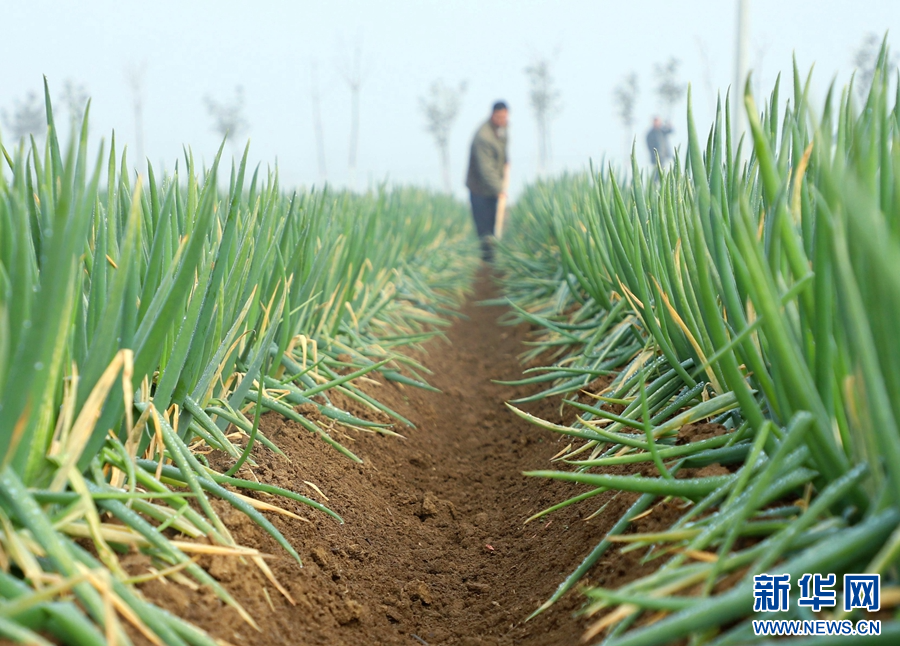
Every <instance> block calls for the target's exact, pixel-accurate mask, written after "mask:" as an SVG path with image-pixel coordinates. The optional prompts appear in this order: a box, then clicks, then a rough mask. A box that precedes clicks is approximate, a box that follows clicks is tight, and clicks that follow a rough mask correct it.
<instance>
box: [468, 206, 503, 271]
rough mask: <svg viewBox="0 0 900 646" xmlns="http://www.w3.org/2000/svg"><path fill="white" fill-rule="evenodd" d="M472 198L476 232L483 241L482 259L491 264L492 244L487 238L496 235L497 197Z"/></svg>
mask: <svg viewBox="0 0 900 646" xmlns="http://www.w3.org/2000/svg"><path fill="white" fill-rule="evenodd" d="M470 195H471V196H472V217H473V218H474V219H475V231H477V232H478V237H479V238H480V239H481V257H482V258H483V259H484V260H485V261H486V262H490V260H491V258H492V253H491V251H492V250H491V244H490V242H488V239H487V236H492V235H494V222H495V220H496V219H497V196H496V195H478V194H477V193H470Z"/></svg>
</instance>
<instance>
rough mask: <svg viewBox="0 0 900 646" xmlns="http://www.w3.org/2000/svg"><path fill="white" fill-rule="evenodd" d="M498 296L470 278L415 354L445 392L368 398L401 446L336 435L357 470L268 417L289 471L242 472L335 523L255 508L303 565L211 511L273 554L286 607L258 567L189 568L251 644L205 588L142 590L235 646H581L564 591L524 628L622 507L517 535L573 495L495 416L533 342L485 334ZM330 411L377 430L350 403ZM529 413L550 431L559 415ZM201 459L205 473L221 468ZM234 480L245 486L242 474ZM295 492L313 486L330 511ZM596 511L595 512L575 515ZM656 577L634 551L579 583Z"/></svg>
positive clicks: (523, 432)
mask: <svg viewBox="0 0 900 646" xmlns="http://www.w3.org/2000/svg"><path fill="white" fill-rule="evenodd" d="M494 295H495V292H494V287H493V285H492V283H491V280H490V278H489V277H488V276H487V275H486V274H484V275H481V276H480V277H479V280H478V282H477V285H476V293H475V294H474V296H473V297H472V298H471V299H470V300H469V301H468V303H467V304H466V305H465V306H464V307H463V309H462V314H463V315H464V318H460V319H459V320H457V321H456V322H455V323H454V325H453V326H452V328H450V329H449V330H448V332H447V336H448V339H449V341H450V343H446V342H444V341H443V340H441V339H435V340H432V341H430V342H429V343H428V344H427V346H426V349H427V354H425V355H424V356H422V357H420V358H421V359H422V360H423V361H424V363H425V364H426V365H427V366H428V367H429V368H430V369H431V370H433V371H434V375H432V376H431V378H430V382H431V383H432V384H433V385H434V386H436V387H437V388H440V389H441V391H442V392H441V393H433V392H427V391H423V390H420V389H415V388H410V387H404V386H401V385H398V384H395V383H391V382H384V381H379V385H377V386H376V385H372V386H371V387H370V388H368V392H369V393H370V394H371V395H373V396H375V397H377V398H378V399H379V400H380V401H382V402H384V403H385V404H386V405H388V406H390V407H391V408H393V409H394V410H396V411H398V412H399V413H401V414H402V415H404V416H406V417H407V418H408V419H410V420H411V421H412V422H413V423H414V424H415V425H416V428H406V427H403V426H401V425H398V426H396V427H395V429H396V430H397V431H398V432H400V433H402V434H403V435H404V436H405V438H406V439H401V438H396V437H388V436H383V435H378V434H372V433H364V432H357V431H353V430H347V429H344V430H340V429H339V428H335V429H334V430H333V431H332V432H333V433H334V434H335V436H336V437H337V438H338V439H339V440H340V441H341V442H342V443H344V444H345V446H347V447H348V448H350V449H351V450H352V451H354V452H355V453H356V454H357V455H359V456H360V457H362V458H363V460H364V461H365V462H364V463H363V464H355V463H353V462H351V461H350V460H348V459H347V458H345V457H343V456H341V455H339V454H338V453H337V452H336V451H334V450H333V449H331V448H330V447H328V446H327V445H325V444H324V443H323V442H322V441H321V440H319V439H317V438H316V437H314V436H313V435H311V434H310V433H308V432H307V431H305V430H304V429H303V428H301V427H300V426H299V425H296V424H294V423H293V422H290V421H287V420H284V419H283V418H281V417H278V416H276V415H271V414H267V415H265V416H264V417H263V422H262V425H261V428H262V430H263V432H264V433H265V434H266V435H267V437H269V439H271V440H272V441H274V442H275V443H276V444H277V445H278V446H279V447H280V448H281V449H282V450H283V451H284V452H285V453H286V454H287V455H288V457H289V458H290V462H288V461H287V460H285V459H284V458H283V457H280V456H277V455H275V454H274V453H271V452H269V451H268V450H265V449H259V450H256V449H255V457H256V460H257V462H258V466H257V467H255V468H254V469H253V473H254V475H255V476H256V477H257V478H258V479H259V480H260V481H261V482H269V483H272V484H277V485H280V486H283V487H286V488H289V489H293V490H295V491H297V492H299V493H302V494H304V495H308V496H309V497H311V498H314V499H316V500H319V501H320V502H323V503H325V504H327V505H328V506H329V507H331V508H332V509H333V510H335V511H336V512H337V513H338V514H340V515H341V516H342V517H343V518H344V520H345V524H344V525H340V524H338V523H337V522H336V521H334V520H333V519H330V518H328V517H327V516H325V515H324V514H321V513H319V512H315V511H312V510H310V509H309V508H308V507H305V506H303V505H300V504H297V503H294V502H292V501H284V500H280V499H273V498H271V497H265V496H261V495H257V497H259V498H260V499H263V500H266V501H267V502H272V503H276V504H280V505H282V506H284V507H285V508H286V509H289V510H291V511H293V512H295V513H297V514H299V515H301V516H303V517H304V518H305V519H307V521H308V522H305V521H298V520H296V519H290V518H285V517H282V516H278V515H275V514H267V515H268V517H269V518H270V519H271V520H272V521H273V522H274V523H275V524H276V526H277V527H278V528H279V529H280V530H281V531H282V532H283V533H284V534H285V536H286V537H287V539H288V540H289V541H291V543H292V544H293V545H294V547H295V548H296V549H297V551H298V552H299V553H300V556H301V558H302V559H303V563H304V565H303V567H302V568H301V567H300V566H299V565H298V564H297V563H296V562H295V561H293V560H292V559H290V558H289V557H288V556H287V555H286V554H285V552H284V551H283V550H282V549H281V548H280V547H278V545H277V544H276V543H275V542H274V540H272V539H271V538H270V537H269V536H268V535H266V534H265V533H263V532H262V531H261V530H260V529H259V528H258V527H256V526H255V525H253V524H252V522H251V521H249V520H248V519H247V518H246V517H244V516H243V515H241V514H239V513H237V512H234V511H232V510H231V508H230V507H228V506H227V505H225V504H216V508H217V510H218V511H219V512H220V513H221V514H222V516H223V519H224V520H225V523H226V525H228V527H229V528H230V529H231V531H232V533H233V535H234V536H235V538H236V539H237V540H238V541H239V542H241V543H242V544H244V545H248V546H251V547H256V548H259V549H260V550H262V551H264V552H266V553H268V554H271V555H273V556H274V558H272V559H270V560H269V561H268V563H269V565H270V567H271V568H272V570H273V571H274V572H275V575H276V576H277V577H278V579H279V580H280V582H281V583H282V584H283V585H284V586H285V587H286V588H287V590H288V591H289V593H290V594H291V595H292V597H293V598H294V599H295V601H296V605H295V606H292V605H290V604H289V603H288V602H287V601H286V600H285V598H284V597H283V596H282V595H281V594H280V593H279V592H278V591H277V590H275V589H274V587H273V586H272V585H271V584H270V583H268V581H267V580H266V579H265V578H264V577H263V576H262V573H261V572H260V571H259V570H258V569H257V568H256V567H255V566H253V565H252V563H249V562H248V563H241V562H240V561H238V560H236V559H231V558H224V557H215V558H211V557H206V558H205V560H203V561H201V563H202V564H203V565H205V566H207V567H208V568H209V569H210V572H211V573H212V574H213V576H215V577H216V578H217V579H218V580H220V581H221V582H222V583H223V584H224V585H225V586H226V587H227V588H228V589H229V590H230V591H231V592H232V594H233V595H234V596H235V597H236V598H237V599H238V600H239V601H240V602H241V603H242V604H243V605H244V607H245V608H246V609H247V610H248V611H249V613H250V614H251V615H252V616H253V617H254V618H255V619H256V621H257V622H258V623H259V625H260V627H261V629H262V632H257V631H255V630H254V629H252V628H251V627H250V626H249V625H247V624H246V623H245V622H243V621H242V620H241V619H240V618H239V617H238V615H237V613H236V612H235V611H234V610H233V609H231V608H228V607H226V606H224V605H223V604H222V603H221V602H219V601H218V600H217V599H216V598H215V597H214V596H213V595H212V593H210V592H208V591H203V590H199V591H192V590H190V589H188V588H186V587H184V586H182V585H177V584H174V583H171V582H170V583H162V582H159V581H154V582H151V583H148V584H145V585H144V586H143V587H142V589H143V591H144V593H145V594H146V595H147V596H148V597H149V598H151V599H152V600H154V601H155V602H157V603H159V604H161V605H163V606H165V607H167V608H168V609H170V610H172V611H173V612H176V613H177V614H179V615H181V616H183V617H185V618H186V619H188V620H190V621H192V622H194V623H196V624H197V625H199V626H201V627H202V628H204V629H205V630H207V631H209V632H210V633H211V634H212V635H213V636H215V637H217V638H220V639H223V640H226V641H227V642H230V643H231V644H235V645H242V644H254V645H256V646H267V645H270V644H271V645H274V644H327V645H331V644H335V645H344V644H346V645H349V646H355V645H367V646H368V645H376V644H385V645H388V644H390V645H393V644H405V645H415V644H423V643H424V644H429V645H432V646H437V645H443V644H447V645H456V644H459V645H463V646H505V645H511V644H516V645H524V646H538V645H542V646H553V645H557V644H559V645H561V644H578V643H580V638H581V635H582V634H583V631H584V629H585V626H586V620H585V619H583V618H574V617H573V614H574V613H575V611H576V610H577V609H578V608H579V607H580V605H581V602H582V600H581V598H580V596H579V595H578V594H576V593H570V594H569V595H567V596H566V597H564V598H563V599H562V600H561V601H560V602H558V603H557V604H556V605H555V606H553V607H552V608H551V609H550V610H548V611H546V612H545V613H543V614H542V615H539V616H538V617H537V618H535V619H533V620H531V621H529V622H527V623H526V622H525V621H524V620H525V618H526V617H527V616H528V614H530V613H531V611H533V610H534V609H535V608H537V607H538V606H539V605H540V604H541V603H542V602H543V601H545V600H546V599H547V598H548V597H549V596H550V595H551V594H552V593H553V591H554V590H555V589H556V587H557V586H558V585H559V583H560V582H561V581H562V580H563V579H564V578H565V576H566V575H568V574H569V573H570V572H571V571H572V570H573V569H574V568H575V567H576V566H577V565H578V563H580V562H581V560H582V559H583V558H584V556H585V555H586V554H587V553H588V552H589V551H590V550H591V548H593V546H594V545H596V543H597V542H598V541H599V540H600V539H601V538H602V536H603V535H604V533H605V532H606V531H607V530H608V529H609V528H610V527H611V525H612V524H613V523H614V522H615V521H616V519H618V517H619V516H620V515H621V513H623V512H624V510H625V509H626V508H627V506H628V505H630V503H631V502H632V501H633V500H634V497H633V496H631V495H630V494H620V495H619V496H617V497H612V496H611V494H603V495H601V496H598V497H596V498H594V499H592V501H591V502H590V503H587V504H582V505H576V506H573V507H569V508H566V509H563V510H561V511H558V512H556V513H554V514H552V515H550V516H549V517H548V518H546V519H544V520H543V522H541V521H536V522H533V523H529V524H527V525H524V524H523V523H524V521H525V519H526V518H528V517H529V516H530V515H532V514H533V513H535V512H537V511H540V510H541V509H544V508H546V507H548V506H550V505H552V504H554V503H557V502H560V501H562V500H564V499H565V498H568V497H570V496H572V495H575V494H576V493H579V492H580V491H582V490H583V489H579V488H578V487H576V486H573V485H572V484H571V483H562V482H556V481H548V480H540V479H534V478H524V477H523V476H522V475H521V474H522V471H526V470H530V469H544V468H549V467H550V462H549V459H550V458H551V457H552V456H553V455H554V454H556V453H558V452H559V451H560V450H561V449H562V448H563V447H564V446H565V444H566V442H565V441H564V439H563V438H562V437H561V436H559V435H555V434H553V433H550V432H548V431H543V430H542V429H539V428H537V427H535V426H533V425H531V424H529V423H528V422H526V421H524V420H522V419H520V418H518V417H516V416H515V415H514V414H513V413H512V412H511V411H509V410H508V409H507V408H506V406H505V405H504V402H505V401H507V400H509V399H513V398H515V397H519V396H522V395H524V394H526V393H528V392H531V391H528V390H527V389H524V388H513V387H507V386H500V385H497V384H494V383H492V381H491V380H493V379H510V378H515V376H517V375H519V374H521V366H520V365H519V363H518V361H517V358H516V355H517V354H518V353H520V352H521V351H522V349H523V346H522V345H521V343H522V341H523V340H525V338H526V333H527V330H526V329H525V327H524V326H520V327H518V328H509V327H500V326H498V325H497V323H496V321H497V318H498V316H499V315H500V314H502V313H503V311H504V310H503V308H500V307H486V306H481V305H478V304H477V303H478V301H481V300H484V299H488V298H491V297H493V296H494ZM335 403H337V404H338V405H341V406H344V407H346V408H347V409H348V410H350V411H351V412H353V413H355V414H358V415H366V416H368V417H369V418H373V416H374V418H375V419H377V418H378V414H377V413H373V412H372V411H371V410H369V409H365V408H363V407H362V406H360V405H358V404H356V403H354V402H351V401H348V400H340V401H336V402H335ZM525 408H526V410H529V412H533V413H535V414H540V415H542V416H544V417H545V418H548V419H558V414H559V410H558V403H556V404H553V403H550V402H543V403H538V404H535V405H532V406H531V407H525ZM383 421H387V420H386V419H385V420H383ZM211 458H213V460H212V461H213V463H214V464H215V463H216V460H215V456H211ZM241 475H242V476H243V477H249V476H250V474H249V473H248V471H247V469H246V468H245V469H244V470H243V471H242V473H241ZM306 482H309V483H313V484H314V485H316V486H318V488H319V489H320V490H321V492H322V493H323V494H324V495H325V496H327V501H326V500H325V499H324V498H323V497H322V496H321V495H320V494H319V493H318V492H317V491H315V489H314V488H313V487H311V486H309V485H308V484H306ZM254 495H256V494H254ZM610 498H612V500H610ZM595 501H596V502H595ZM215 502H216V503H218V501H215ZM606 502H609V504H608V506H607V508H606V510H604V513H602V514H600V515H598V516H597V517H596V518H592V519H590V520H584V518H585V517H586V516H588V515H589V514H590V513H591V512H592V511H594V510H596V509H598V508H599V507H600V506H601V505H602V504H604V503H606ZM659 511H660V512H661V513H659V514H654V516H666V517H668V520H671V518H672V514H668V513H666V511H667V510H659ZM671 511H672V512H673V514H677V510H671ZM662 521H664V519H663V518H659V517H657V518H655V519H654V518H648V519H644V520H642V521H639V522H637V523H636V527H635V530H636V531H648V530H650V529H652V528H653V527H654V526H657V525H658V524H660V523H661V524H663V525H665V524H667V522H662ZM134 559H135V560H134V562H133V563H132V565H133V566H138V565H139V563H140V559H139V557H137V556H135V557H134ZM650 567H652V566H651V565H641V564H640V563H639V561H638V556H637V555H636V554H635V553H634V552H632V553H631V554H627V555H621V554H619V553H617V551H616V550H611V551H610V552H608V553H607V554H606V556H605V557H604V558H603V559H601V561H600V562H599V563H598V564H597V566H595V568H594V569H593V571H592V572H591V578H590V580H591V582H592V583H597V584H606V585H611V584H615V583H619V582H622V581H624V580H626V579H631V578H633V577H635V576H636V575H639V574H641V573H644V572H646V571H648V568H650Z"/></svg>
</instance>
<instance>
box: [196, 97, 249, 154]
mask: <svg viewBox="0 0 900 646" xmlns="http://www.w3.org/2000/svg"><path fill="white" fill-rule="evenodd" d="M204 102H205V103H206V111H207V112H209V116H210V117H212V120H213V131H214V132H216V133H217V134H218V135H219V136H220V137H222V138H223V139H224V138H225V137H228V139H229V141H230V142H231V145H232V146H234V147H236V146H237V140H238V138H239V137H240V136H241V135H242V134H244V133H245V132H246V131H247V130H248V129H249V124H248V123H247V119H246V117H244V88H243V86H241V85H237V86H235V88H234V98H232V99H231V100H230V101H229V100H225V101H221V102H220V101H217V100H216V99H213V98H212V97H211V96H209V95H206V97H205V98H204Z"/></svg>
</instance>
